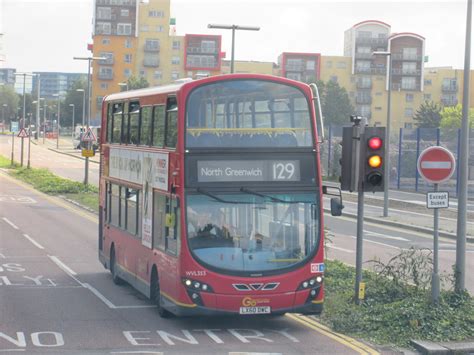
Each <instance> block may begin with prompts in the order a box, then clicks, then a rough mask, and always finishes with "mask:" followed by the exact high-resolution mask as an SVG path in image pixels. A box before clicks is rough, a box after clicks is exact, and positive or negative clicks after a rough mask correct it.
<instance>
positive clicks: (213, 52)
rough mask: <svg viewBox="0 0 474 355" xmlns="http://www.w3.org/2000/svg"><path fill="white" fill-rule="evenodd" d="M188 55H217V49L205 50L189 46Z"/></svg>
mask: <svg viewBox="0 0 474 355" xmlns="http://www.w3.org/2000/svg"><path fill="white" fill-rule="evenodd" d="M186 53H206V54H209V53H211V54H217V48H215V47H214V48H203V47H196V46H189V47H187V48H186Z"/></svg>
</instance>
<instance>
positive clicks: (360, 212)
mask: <svg viewBox="0 0 474 355" xmlns="http://www.w3.org/2000/svg"><path fill="white" fill-rule="evenodd" d="M366 124H367V119H366V118H365V117H360V120H356V121H354V127H353V128H354V133H355V135H353V138H352V139H353V142H355V145H356V149H357V150H356V152H358V153H359V154H358V156H359V157H363V156H364V151H365V148H364V147H365V146H364V145H363V144H361V142H363V141H364V131H365V126H366ZM357 166H358V167H359V171H358V172H357V173H356V174H357V176H358V182H357V184H358V189H357V190H358V192H357V239H356V280H355V288H354V290H355V297H354V298H355V303H356V304H359V303H360V300H361V298H362V297H361V293H363V292H364V291H363V284H362V255H363V243H364V182H363V181H364V174H365V164H357ZM361 286H362V290H361Z"/></svg>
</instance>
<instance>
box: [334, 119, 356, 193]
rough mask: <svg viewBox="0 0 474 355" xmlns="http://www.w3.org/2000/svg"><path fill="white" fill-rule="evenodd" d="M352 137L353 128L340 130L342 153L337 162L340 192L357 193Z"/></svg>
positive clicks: (354, 151)
mask: <svg viewBox="0 0 474 355" xmlns="http://www.w3.org/2000/svg"><path fill="white" fill-rule="evenodd" d="M354 137H355V131H354V127H343V128H342V143H341V145H342V153H341V160H340V161H339V162H340V164H341V177H340V182H341V190H342V191H351V192H352V191H357V181H358V178H357V174H356V173H357V169H356V158H357V149H354Z"/></svg>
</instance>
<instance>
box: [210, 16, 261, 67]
mask: <svg viewBox="0 0 474 355" xmlns="http://www.w3.org/2000/svg"><path fill="white" fill-rule="evenodd" d="M207 28H218V29H222V30H232V52H231V59H230V72H231V73H233V72H234V49H235V30H244V31H260V27H249V26H239V25H213V24H209V25H207Z"/></svg>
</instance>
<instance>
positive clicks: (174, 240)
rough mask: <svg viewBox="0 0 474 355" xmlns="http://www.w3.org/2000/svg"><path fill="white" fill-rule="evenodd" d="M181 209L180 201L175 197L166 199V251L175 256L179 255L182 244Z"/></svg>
mask: <svg viewBox="0 0 474 355" xmlns="http://www.w3.org/2000/svg"><path fill="white" fill-rule="evenodd" d="M179 219H180V207H179V199H178V198H175V197H171V198H170V197H166V221H165V236H166V251H169V252H171V253H173V254H175V255H177V254H178V253H179V243H180V234H181V228H180V220H179Z"/></svg>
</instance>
